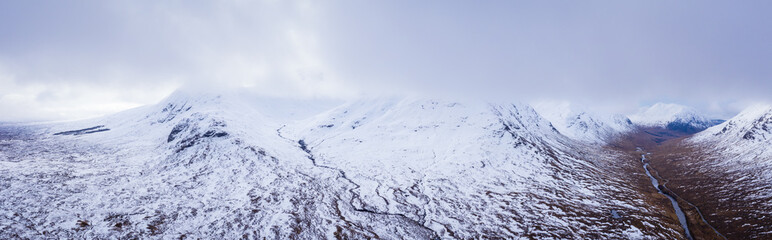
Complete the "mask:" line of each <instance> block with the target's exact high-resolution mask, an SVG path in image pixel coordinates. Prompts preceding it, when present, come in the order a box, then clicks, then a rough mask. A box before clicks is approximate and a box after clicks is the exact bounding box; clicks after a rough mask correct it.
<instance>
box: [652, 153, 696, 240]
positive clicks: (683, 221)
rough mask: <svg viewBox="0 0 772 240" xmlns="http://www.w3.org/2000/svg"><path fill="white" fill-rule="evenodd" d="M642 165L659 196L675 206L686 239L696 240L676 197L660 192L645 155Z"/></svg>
mask: <svg viewBox="0 0 772 240" xmlns="http://www.w3.org/2000/svg"><path fill="white" fill-rule="evenodd" d="M641 163H643V170H645V171H646V175H648V176H649V178H650V179H651V185H652V186H654V188H655V189H657V192H658V193H659V194H662V195H664V196H665V197H667V198H668V199H670V203H672V204H673V209H674V210H675V212H676V215H678V221H679V222H681V227H682V228H683V229H684V232H686V238H687V239H689V240H694V238H692V234H691V232H690V231H689V225H688V224H687V223H686V215H685V214H684V211H683V210H681V207H679V206H678V201H676V199H675V197H673V196H670V194H667V193H665V192H662V190H660V188H659V181H657V179H656V178H654V176H652V175H651V172H650V171H649V168H648V167H649V163H648V162H646V155H645V154H641Z"/></svg>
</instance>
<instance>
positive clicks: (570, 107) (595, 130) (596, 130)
mask: <svg viewBox="0 0 772 240" xmlns="http://www.w3.org/2000/svg"><path fill="white" fill-rule="evenodd" d="M533 107H534V108H535V109H536V111H537V112H538V113H539V115H541V116H542V117H544V118H545V119H547V120H549V121H550V122H551V123H552V125H553V126H554V127H555V128H556V129H557V130H558V131H559V132H560V133H562V134H563V135H565V136H567V137H569V138H572V139H575V140H580V141H585V142H594V143H600V142H605V141H608V140H610V138H613V137H614V136H616V135H619V134H620V133H624V132H627V131H630V130H632V129H633V124H632V122H630V120H629V119H627V118H626V117H625V116H622V115H618V114H600V113H595V112H592V111H588V110H586V108H585V107H584V106H580V105H576V104H572V103H570V102H565V101H563V102H539V103H536V104H533Z"/></svg>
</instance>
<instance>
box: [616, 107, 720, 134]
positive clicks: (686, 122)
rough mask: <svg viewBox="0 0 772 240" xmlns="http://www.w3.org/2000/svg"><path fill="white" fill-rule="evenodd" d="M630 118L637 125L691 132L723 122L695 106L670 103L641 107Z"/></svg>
mask: <svg viewBox="0 0 772 240" xmlns="http://www.w3.org/2000/svg"><path fill="white" fill-rule="evenodd" d="M628 118H630V120H631V121H632V122H633V123H635V124H636V125H640V126H644V127H662V128H667V129H670V130H675V131H680V132H684V133H690V134H691V133H696V132H699V131H702V130H704V129H706V128H709V127H711V126H713V125H716V124H718V123H721V121H720V120H714V119H710V118H708V117H707V116H705V115H704V114H702V113H700V112H699V111H697V110H696V109H694V108H691V107H687V106H683V105H678V104H670V103H656V104H654V105H652V106H651V107H647V108H641V109H640V110H639V111H638V112H637V113H635V114H633V115H630V116H628Z"/></svg>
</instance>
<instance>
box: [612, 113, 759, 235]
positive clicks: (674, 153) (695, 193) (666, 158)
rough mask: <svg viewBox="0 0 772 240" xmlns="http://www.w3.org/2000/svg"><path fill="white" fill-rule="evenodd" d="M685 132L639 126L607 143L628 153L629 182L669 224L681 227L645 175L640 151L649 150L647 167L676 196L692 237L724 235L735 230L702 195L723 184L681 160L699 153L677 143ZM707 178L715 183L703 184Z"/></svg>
mask: <svg viewBox="0 0 772 240" xmlns="http://www.w3.org/2000/svg"><path fill="white" fill-rule="evenodd" d="M688 136H689V135H688V134H684V133H680V132H676V131H671V130H667V129H664V128H640V129H638V130H637V131H635V132H632V133H631V134H628V135H626V136H623V137H621V138H619V139H618V141H616V142H614V143H613V144H610V147H611V148H614V149H617V150H620V151H623V152H626V153H628V155H629V156H630V158H629V159H627V160H626V161H625V162H628V163H632V165H633V166H634V167H633V168H631V169H630V170H629V172H630V174H631V175H632V176H636V178H635V180H633V181H631V183H632V184H634V185H636V187H637V188H638V189H640V191H641V192H642V193H644V195H645V196H647V199H644V201H646V202H647V203H648V205H650V206H652V207H655V208H656V209H657V210H658V212H660V213H662V215H663V221H665V222H667V223H668V226H669V227H671V228H672V229H677V230H678V232H681V233H683V231H684V230H683V229H682V227H681V226H680V223H679V221H678V216H677V215H676V213H675V210H674V209H673V207H672V204H671V203H670V200H669V199H668V198H667V197H665V196H664V195H662V194H659V193H658V192H657V189H655V188H654V187H653V186H652V185H651V181H650V179H649V177H648V176H646V175H645V173H644V170H643V166H642V163H641V161H640V160H641V155H642V154H649V155H647V160H648V161H649V163H650V165H649V170H650V171H651V172H652V174H653V175H654V177H655V178H657V179H658V181H659V183H660V190H662V191H663V192H665V193H667V194H669V195H671V196H674V197H676V199H677V201H678V204H679V205H680V207H681V209H682V210H683V211H684V213H685V215H686V217H687V224H688V226H689V230H690V233H691V235H692V236H693V237H694V239H724V236H722V234H724V235H726V234H725V233H729V232H732V231H737V230H732V229H729V228H725V227H723V226H722V225H720V224H719V223H720V222H722V221H724V219H723V218H720V217H718V216H717V215H715V213H716V212H717V209H718V206H719V205H716V204H708V202H709V200H707V198H706V197H705V196H707V193H708V192H711V191H712V190H714V189H721V188H723V186H722V184H721V183H720V182H719V181H715V180H713V179H712V178H707V176H704V175H701V174H695V173H693V172H695V171H694V169H691V168H689V167H688V166H687V165H685V164H683V162H682V160H681V159H684V158H690V156H701V155H702V154H701V152H700V151H698V149H694V148H690V147H687V146H685V145H683V144H680V143H681V141H682V140H683V139H685V138H686V137H688ZM639 148H640V150H639ZM690 159H692V158H690ZM693 159H697V158H693ZM706 182H711V183H715V184H705V183H706ZM703 216H704V218H703ZM714 228H715V229H714ZM731 236H732V237H730V239H735V237H734V235H731ZM738 236H739V235H738ZM682 237H683V236H682ZM739 239H745V238H742V237H740V238H739Z"/></svg>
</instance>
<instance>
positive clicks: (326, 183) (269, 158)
mask: <svg viewBox="0 0 772 240" xmlns="http://www.w3.org/2000/svg"><path fill="white" fill-rule="evenodd" d="M335 105H336V104H334V103H322V102H315V101H308V100H286V99H270V98H260V97H255V96H252V95H250V94H246V93H242V92H228V93H221V94H210V93H201V92H193V91H185V90H180V91H178V92H176V93H174V94H173V95H172V96H170V97H168V98H167V99H165V100H163V101H162V102H161V103H159V104H157V105H154V106H146V107H141V108H137V109H132V110H129V111H126V112H122V113H118V114H114V115H110V116H106V117H102V118H97V119H91V120H84V121H77V122H68V123H48V124H8V125H3V126H1V127H0V196H1V197H0V238H45V237H51V238H227V239H231V238H281V239H288V238H297V239H319V238H338V239H363V238H385V239H436V238H442V239H454V238H462V239H467V238H477V237H481V236H485V237H490V238H506V239H518V238H537V239H566V238H568V239H678V238H683V236H684V234H683V231H684V229H683V228H682V227H681V226H680V225H679V222H678V219H674V218H673V217H672V214H670V213H669V212H671V211H672V210H673V208H672V207H671V206H670V205H668V204H661V203H662V199H663V198H662V197H661V196H658V195H657V194H656V192H657V191H658V190H657V189H655V188H653V187H652V186H651V185H650V184H648V183H647V177H646V176H645V175H643V171H642V170H641V165H640V164H641V161H640V159H639V157H640V154H639V153H638V152H635V149H634V148H632V149H622V148H620V147H612V146H609V145H608V143H610V142H613V141H620V140H619V139H623V138H624V137H625V136H629V135H634V134H639V129H641V128H653V127H659V128H665V129H670V130H672V131H682V132H684V133H693V132H698V131H701V130H703V129H706V128H708V130H705V131H702V132H700V133H698V134H696V135H694V136H693V137H691V138H688V139H687V140H686V141H685V142H682V143H683V144H686V143H688V144H693V145H698V146H710V147H705V148H706V149H707V148H712V149H714V150H711V151H710V152H711V153H714V152H715V153H716V154H723V155H721V156H724V158H722V159H721V160H711V163H710V164H711V165H710V166H714V167H717V168H718V167H719V166H720V167H721V169H720V170H721V171H724V170H726V171H734V170H735V169H736V168H734V166H735V165H731V166H730V164H729V163H723V162H720V161H732V162H743V161H750V160H749V159H751V160H752V161H754V162H755V163H754V164H755V165H753V166H754V167H753V169H767V166H772V164H770V156H772V155H770V154H768V153H767V152H768V149H769V147H768V146H769V145H768V144H769V140H768V139H770V137H772V133H771V131H770V130H771V128H772V120H770V119H771V118H772V117H771V116H772V114H771V113H770V112H772V111H770V110H769V108H768V107H767V108H763V107H756V108H753V109H750V110H748V111H746V112H743V113H742V114H740V115H738V116H737V117H735V118H733V119H730V120H729V121H727V122H724V123H722V124H720V125H717V126H713V125H715V124H717V123H718V121H714V120H712V119H709V118H706V117H704V116H703V115H701V114H699V113H697V112H696V111H694V110H693V109H690V108H686V107H683V106H678V105H669V104H656V105H654V106H652V107H651V108H649V109H646V110H644V111H641V112H640V113H638V114H635V115H631V116H630V117H629V119H628V118H627V117H624V116H621V115H604V114H598V113H594V112H592V111H587V110H586V109H585V108H583V107H581V106H575V105H572V104H570V103H544V104H537V105H534V108H532V107H531V106H529V105H527V104H523V103H490V102H480V101H458V100H452V99H450V100H449V99H427V98H419V97H396V98H381V99H365V100H359V101H352V102H346V103H343V104H337V107H335ZM711 126H713V127H711ZM735 146H742V148H741V149H735V148H734V147H735ZM715 149H719V150H715ZM647 150H648V149H647ZM651 150H652V151H653V150H655V149H651ZM749 152H750V153H749ZM692 154H693V153H692ZM762 162H763V164H762ZM652 164H654V162H653V163H652ZM707 165H708V164H706V166H707ZM738 166H739V165H738ZM744 169H748V168H744ZM768 172H769V171H768ZM663 173H665V172H664V171H663ZM759 179H760V180H759V181H760V182H757V183H758V184H761V183H763V182H761V181H764V180H769V179H772V178H759ZM673 181H674V182H677V181H676V180H673ZM754 186H755V185H754ZM679 190H680V189H677V188H676V189H674V191H675V192H678V191H679ZM762 193H763V194H772V190H769V191H768V189H765V190H763V191H762V192H760V193H759V194H762ZM686 195H687V194H683V196H686ZM764 196H766V195H764ZM665 203H667V202H665ZM763 206H765V208H766V206H768V205H763ZM764 216H766V215H764ZM771 217H772V216H771ZM707 218H709V219H711V221H730V220H727V219H726V218H723V217H721V216H718V215H716V216H709V217H707ZM717 225H720V224H717ZM727 226H729V225H727ZM695 229H699V228H698V226H696V227H695ZM764 229H766V228H765V227H764V226H759V227H757V228H756V229H751V230H748V231H750V232H752V233H758V234H759V235H754V236H768V235H769V234H768V233H763V231H762V230H764ZM719 230H720V231H725V233H730V232H729V231H736V230H737V229H735V228H731V227H726V228H725V229H719ZM691 231H697V230H691ZM699 234H701V233H699V232H696V233H695V235H699ZM706 234H708V233H706ZM764 234H767V235H764Z"/></svg>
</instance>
